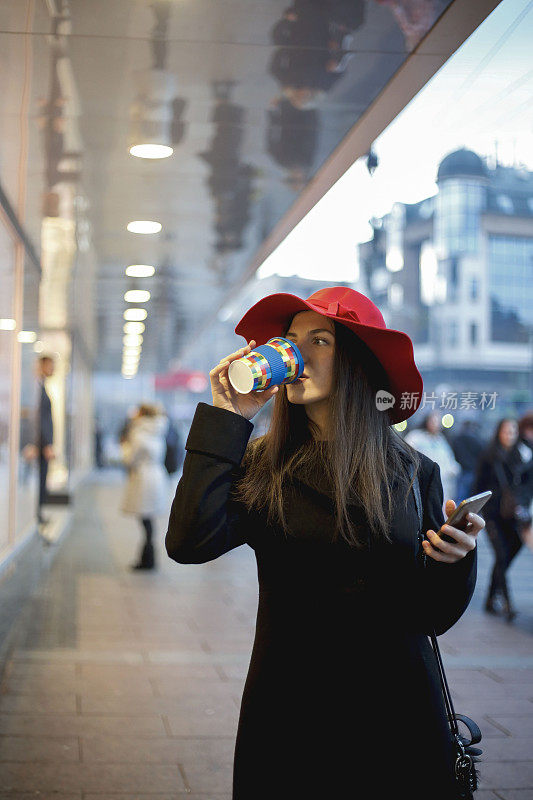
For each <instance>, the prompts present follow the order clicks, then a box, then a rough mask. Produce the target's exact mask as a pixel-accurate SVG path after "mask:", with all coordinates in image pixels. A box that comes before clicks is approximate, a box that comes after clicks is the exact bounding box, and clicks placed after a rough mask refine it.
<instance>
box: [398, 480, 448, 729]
mask: <svg viewBox="0 0 533 800" xmlns="http://www.w3.org/2000/svg"><path fill="white" fill-rule="evenodd" d="M409 473H410V477H411V478H412V477H413V473H414V465H413V464H410V465H409ZM412 489H413V494H414V497H415V505H416V511H417V514H418V546H419V549H420V551H422V567H423V569H425V568H426V563H427V556H426V554H425V553H424V552H423V550H422V542H423V540H424V538H425V537H424V534H423V533H422V528H423V511H422V498H421V496H420V483H419V480H418V475H416V474H415V476H414V481H413V487H412ZM430 639H431V646H432V648H433V651H434V653H435V658H436V661H437V667H438V670H439V678H440V683H441V687H442V695H443V697H444V705H445V706H446V713H447V715H448V721H449V723H450V728H451V729H452V733H453V734H454V736H459V728H458V725H457V719H456V716H455V710H454V707H453V703H452V697H451V694H450V688H449V686H448V681H447V680H446V673H445V672H444V664H443V663H442V657H441V654H440V648H439V645H438V642H437V635H436V633H435V631H434V630H433V629H432V630H431V633H430Z"/></svg>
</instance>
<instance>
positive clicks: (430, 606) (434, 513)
mask: <svg viewBox="0 0 533 800" xmlns="http://www.w3.org/2000/svg"><path fill="white" fill-rule="evenodd" d="M443 501H444V498H443V489H442V481H441V477H440V468H439V465H438V464H437V463H435V462H433V470H432V472H431V474H430V477H429V483H428V485H427V487H426V489H425V493H424V496H423V498H422V502H423V509H424V515H423V527H422V532H423V534H424V536H425V535H426V532H427V531H428V530H430V529H431V530H434V531H436V532H437V533H438V532H439V530H440V528H441V526H442V525H444V522H445V519H444V515H443V513H442V505H443ZM420 571H421V573H422V580H421V589H420V591H421V596H420V597H419V598H418V603H419V608H422V613H423V618H424V632H427V633H429V632H430V631H431V629H432V628H433V629H434V630H435V633H436V634H437V635H440V634H442V633H445V632H446V631H447V630H449V629H450V628H451V627H452V626H453V625H455V623H456V622H457V620H458V619H460V618H461V617H462V615H463V614H464V612H465V611H466V609H467V608H468V604H469V603H470V600H471V599H472V595H473V593H474V589H475V586H476V577H477V546H476V547H475V548H474V550H471V551H470V552H469V553H467V554H466V556H464V558H462V559H460V560H459V561H456V562H454V563H453V564H445V563H444V562H441V561H435V559H433V558H430V557H429V556H428V557H427V558H426V566H425V567H424V568H422V567H420Z"/></svg>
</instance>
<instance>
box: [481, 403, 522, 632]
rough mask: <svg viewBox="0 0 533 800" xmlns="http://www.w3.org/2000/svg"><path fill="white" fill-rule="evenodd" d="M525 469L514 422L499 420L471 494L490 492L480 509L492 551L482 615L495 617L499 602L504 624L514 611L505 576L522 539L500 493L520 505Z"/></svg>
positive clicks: (520, 545) (516, 425)
mask: <svg viewBox="0 0 533 800" xmlns="http://www.w3.org/2000/svg"><path fill="white" fill-rule="evenodd" d="M526 467H527V462H526V465H524V461H523V460H522V457H521V454H520V449H519V440H518V423H517V421H516V420H514V419H510V418H504V419H501V420H500V421H499V423H498V425H497V426H496V429H495V431H494V436H493V437H492V440H491V442H490V443H489V445H488V447H487V448H486V449H485V450H484V452H483V453H482V454H481V456H480V459H479V462H478V469H477V474H476V478H475V481H474V488H473V492H474V493H475V494H477V492H481V491H486V490H487V489H490V490H491V491H492V497H491V498H490V500H489V502H488V503H487V504H486V505H485V507H484V509H483V513H484V515H485V517H486V520H487V534H488V537H489V541H490V543H491V545H492V549H493V551H494V566H493V568H492V575H491V580H490V586H489V590H488V593H487V598H486V600H485V611H488V613H489V614H496V613H498V611H499V610H500V609H499V607H498V603H499V602H501V603H502V606H501V610H502V612H503V614H504V615H505V618H506V619H507V621H508V622H512V620H513V619H514V618H515V617H516V610H515V608H514V607H513V603H512V601H511V596H510V592H509V586H508V583H507V577H506V573H507V570H508V569H509V567H510V566H511V562H512V561H513V559H514V557H515V556H516V555H517V554H518V552H519V550H520V548H521V547H522V537H521V531H520V527H521V526H520V523H519V521H518V520H517V519H515V518H514V517H513V516H511V514H510V512H509V513H507V512H508V511H509V509H506V507H505V500H504V502H503V503H502V498H503V495H504V493H509V495H510V497H511V500H514V501H515V502H516V503H520V502H521V501H522V497H523V488H524V487H523V485H522V483H521V481H522V474H523V472H524V471H525V468H526ZM481 487H483V488H481ZM511 505H512V504H511Z"/></svg>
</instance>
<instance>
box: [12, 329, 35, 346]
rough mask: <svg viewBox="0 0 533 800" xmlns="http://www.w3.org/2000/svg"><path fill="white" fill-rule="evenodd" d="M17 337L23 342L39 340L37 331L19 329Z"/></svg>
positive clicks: (28, 342)
mask: <svg viewBox="0 0 533 800" xmlns="http://www.w3.org/2000/svg"><path fill="white" fill-rule="evenodd" d="M17 339H18V341H19V342H22V344H33V342H36V341H37V334H36V333H35V331H19V332H18V333H17Z"/></svg>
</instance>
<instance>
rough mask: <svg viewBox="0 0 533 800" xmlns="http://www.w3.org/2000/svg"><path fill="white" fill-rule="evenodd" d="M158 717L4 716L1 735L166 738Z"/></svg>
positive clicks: (90, 715)
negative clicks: (163, 736) (108, 735)
mask: <svg viewBox="0 0 533 800" xmlns="http://www.w3.org/2000/svg"><path fill="white" fill-rule="evenodd" d="M165 733H166V729H165V726H164V723H163V720H162V718H161V716H160V715H158V714H151V715H148V714H143V715H139V716H132V715H130V716H125V715H119V714H109V715H104V714H61V715H59V714H0V734H3V735H6V736H20V735H22V736H98V735H99V734H110V735H113V736H127V735H130V736H162V735H164V734H165Z"/></svg>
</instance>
